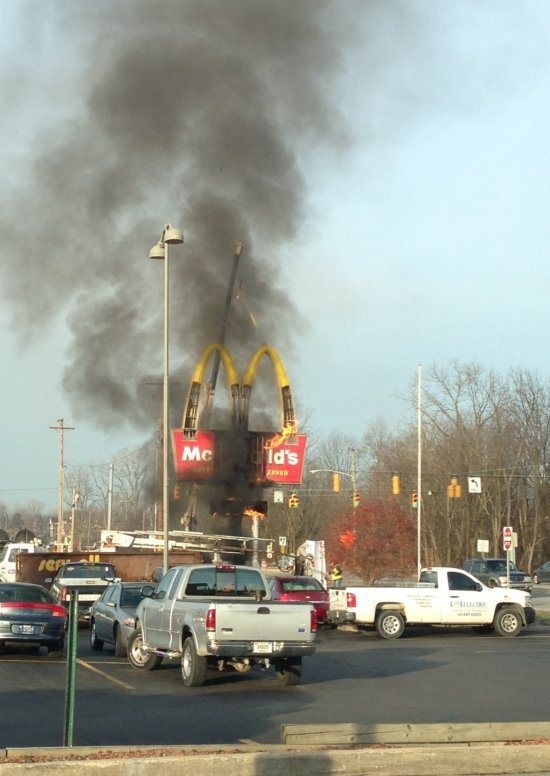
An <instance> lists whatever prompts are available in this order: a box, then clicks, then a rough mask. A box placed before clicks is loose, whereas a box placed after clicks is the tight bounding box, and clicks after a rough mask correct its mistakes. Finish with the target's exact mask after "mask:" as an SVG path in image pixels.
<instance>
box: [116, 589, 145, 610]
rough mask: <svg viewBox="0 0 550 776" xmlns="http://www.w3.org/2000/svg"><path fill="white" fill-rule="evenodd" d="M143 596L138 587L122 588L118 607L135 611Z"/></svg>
mask: <svg viewBox="0 0 550 776" xmlns="http://www.w3.org/2000/svg"><path fill="white" fill-rule="evenodd" d="M142 598H143V595H142V593H141V590H140V589H139V588H138V587H130V588H122V593H121V596H120V605H121V606H123V607H124V608H126V609H135V608H136V607H137V605H138V604H139V602H140V601H141V599H142Z"/></svg>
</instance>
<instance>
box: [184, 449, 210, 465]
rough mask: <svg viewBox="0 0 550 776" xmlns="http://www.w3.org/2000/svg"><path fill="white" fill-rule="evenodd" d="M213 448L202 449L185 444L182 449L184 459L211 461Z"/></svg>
mask: <svg viewBox="0 0 550 776" xmlns="http://www.w3.org/2000/svg"><path fill="white" fill-rule="evenodd" d="M212 457H213V456H212V450H201V449H200V447H196V446H195V447H191V446H190V445H184V446H183V450H182V451H181V460H182V461H203V462H204V461H211V460H212Z"/></svg>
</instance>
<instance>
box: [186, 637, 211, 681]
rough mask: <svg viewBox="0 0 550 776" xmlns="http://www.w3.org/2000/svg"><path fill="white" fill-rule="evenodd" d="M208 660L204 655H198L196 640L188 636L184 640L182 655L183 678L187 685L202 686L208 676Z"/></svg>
mask: <svg viewBox="0 0 550 776" xmlns="http://www.w3.org/2000/svg"><path fill="white" fill-rule="evenodd" d="M206 666H207V661H206V657H205V656H204V655H198V654H197V650H196V649H195V642H194V641H193V638H192V637H191V636H188V637H187V638H186V639H185V641H184V642H183V650H182V655H181V678H182V679H183V683H184V685H185V686H186V687H200V686H201V684H203V682H204V680H205V678H206Z"/></svg>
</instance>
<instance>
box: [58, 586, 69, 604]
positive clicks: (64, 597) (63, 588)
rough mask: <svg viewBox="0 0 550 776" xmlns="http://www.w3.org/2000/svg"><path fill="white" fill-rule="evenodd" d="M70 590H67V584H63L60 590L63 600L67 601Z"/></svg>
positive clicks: (60, 596)
mask: <svg viewBox="0 0 550 776" xmlns="http://www.w3.org/2000/svg"><path fill="white" fill-rule="evenodd" d="M68 592H69V591H68V590H67V588H66V587H65V586H63V587H62V588H61V590H60V591H59V598H60V599H61V600H62V601H66V600H67V598H68Z"/></svg>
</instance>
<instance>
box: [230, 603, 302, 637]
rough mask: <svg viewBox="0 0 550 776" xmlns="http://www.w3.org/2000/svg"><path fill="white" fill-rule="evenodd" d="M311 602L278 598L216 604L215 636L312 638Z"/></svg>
mask: <svg viewBox="0 0 550 776" xmlns="http://www.w3.org/2000/svg"><path fill="white" fill-rule="evenodd" d="M311 608H312V607H311V605H310V604H305V603H304V604H287V603H280V602H278V601H263V602H256V601H249V602H246V603H245V602H238V603H237V602H235V603H231V602H229V601H224V602H217V603H216V639H218V640H220V641H224V640H230V641H231V640H239V641H263V640H267V641H273V640H277V641H313V640H314V638H315V634H314V633H311Z"/></svg>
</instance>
